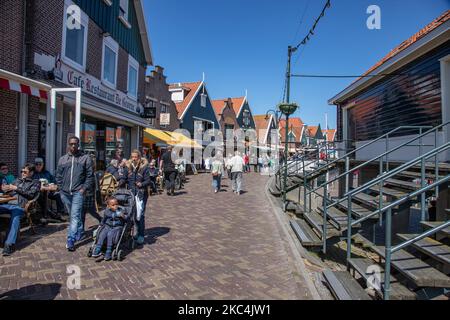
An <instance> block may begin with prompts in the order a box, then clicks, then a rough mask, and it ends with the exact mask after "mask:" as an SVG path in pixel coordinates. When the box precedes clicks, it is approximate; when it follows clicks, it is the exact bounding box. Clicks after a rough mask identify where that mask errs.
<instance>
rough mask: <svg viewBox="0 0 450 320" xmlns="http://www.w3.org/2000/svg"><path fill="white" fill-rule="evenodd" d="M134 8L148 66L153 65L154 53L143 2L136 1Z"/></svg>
mask: <svg viewBox="0 0 450 320" xmlns="http://www.w3.org/2000/svg"><path fill="white" fill-rule="evenodd" d="M134 7H135V8H136V17H137V21H138V25H139V34H140V35H141V41H142V48H144V54H145V61H146V62H147V64H148V65H150V66H152V65H153V60H154V59H153V53H152V49H151V45H150V37H149V35H148V32H147V22H146V20H145V16H144V7H143V1H141V0H134Z"/></svg>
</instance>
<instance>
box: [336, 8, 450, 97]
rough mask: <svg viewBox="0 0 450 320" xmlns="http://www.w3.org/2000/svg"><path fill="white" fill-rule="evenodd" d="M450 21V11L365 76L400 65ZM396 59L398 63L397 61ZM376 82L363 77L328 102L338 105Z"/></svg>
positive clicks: (387, 56)
mask: <svg viewBox="0 0 450 320" xmlns="http://www.w3.org/2000/svg"><path fill="white" fill-rule="evenodd" d="M449 20H450V10H447V11H445V12H444V13H443V14H442V15H440V16H439V17H437V18H436V19H435V20H433V21H432V22H431V23H429V24H428V25H426V26H425V27H424V28H422V29H421V30H419V31H418V32H417V33H416V34H414V35H413V36H411V37H410V38H408V39H407V40H405V41H403V42H402V43H401V44H399V45H398V46H396V47H395V48H394V49H392V50H391V51H390V52H389V53H388V54H387V55H386V56H385V57H384V58H382V59H381V60H380V61H378V62H377V63H376V64H375V65H374V66H372V67H371V68H370V69H369V70H367V71H366V72H365V73H364V76H365V75H368V74H378V73H382V72H383V69H384V68H385V67H386V66H388V67H389V64H392V65H394V64H398V62H399V61H401V60H402V59H404V58H405V57H407V56H408V55H410V54H411V53H413V52H414V51H415V50H418V48H420V45H421V46H424V45H425V44H427V43H428V42H430V41H431V40H432V38H431V39H430V41H426V39H425V40H423V41H421V40H422V39H424V38H425V37H426V36H428V35H430V37H431V36H432V35H431V33H432V32H433V31H435V30H436V29H438V28H439V27H440V26H442V25H443V24H445V23H447V21H449ZM446 31H448V28H447V29H446V30H444V31H442V32H446ZM442 39H444V40H443V41H445V37H444V38H442ZM447 39H448V38H447ZM420 42H423V43H422V44H420ZM435 45H436V44H435ZM431 49H432V47H430V48H429V50H431ZM396 59H397V60H398V61H396ZM388 73H389V72H388ZM376 80H377V79H372V78H371V77H368V78H367V77H361V78H359V79H357V80H356V81H354V82H353V83H352V84H350V85H349V86H347V87H346V88H345V89H344V90H342V91H341V92H340V93H339V94H337V95H336V96H335V97H333V98H331V99H330V100H329V101H328V103H329V104H336V103H337V102H338V101H340V100H342V98H344V97H348V95H349V94H350V93H351V94H355V93H357V92H358V91H360V90H362V88H364V87H365V86H364V85H366V86H367V83H370V84H371V83H372V82H373V81H376Z"/></svg>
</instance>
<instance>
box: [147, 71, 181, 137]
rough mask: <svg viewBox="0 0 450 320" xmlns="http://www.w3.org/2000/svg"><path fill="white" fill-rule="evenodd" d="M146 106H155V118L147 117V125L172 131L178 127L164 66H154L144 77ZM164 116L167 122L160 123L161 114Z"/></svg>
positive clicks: (178, 123)
mask: <svg viewBox="0 0 450 320" xmlns="http://www.w3.org/2000/svg"><path fill="white" fill-rule="evenodd" d="M145 94H146V99H147V100H146V102H147V103H146V107H155V108H156V118H155V119H149V120H148V121H149V127H150V128H153V129H160V130H166V131H174V130H176V129H179V128H180V120H178V112H177V108H176V106H175V103H174V102H173V101H172V94H171V93H170V92H169V85H168V84H167V82H166V76H165V75H164V68H162V67H160V66H156V67H155V70H153V71H152V72H151V73H150V75H149V76H147V77H146V79H145ZM162 114H163V115H164V114H166V115H165V116H163V118H164V117H165V118H166V119H167V120H168V122H169V124H161V115H162ZM167 114H168V115H167Z"/></svg>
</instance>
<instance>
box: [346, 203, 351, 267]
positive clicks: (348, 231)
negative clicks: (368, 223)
mask: <svg viewBox="0 0 450 320" xmlns="http://www.w3.org/2000/svg"><path fill="white" fill-rule="evenodd" d="M351 258H352V196H349V197H348V200H347V270H349V268H350V263H349V261H350V259H351Z"/></svg>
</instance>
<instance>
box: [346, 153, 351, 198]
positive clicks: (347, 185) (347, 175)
mask: <svg viewBox="0 0 450 320" xmlns="http://www.w3.org/2000/svg"><path fill="white" fill-rule="evenodd" d="M349 171H350V158H349V157H347V158H345V172H346V175H345V193H348V191H349V190H350V177H349Z"/></svg>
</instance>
